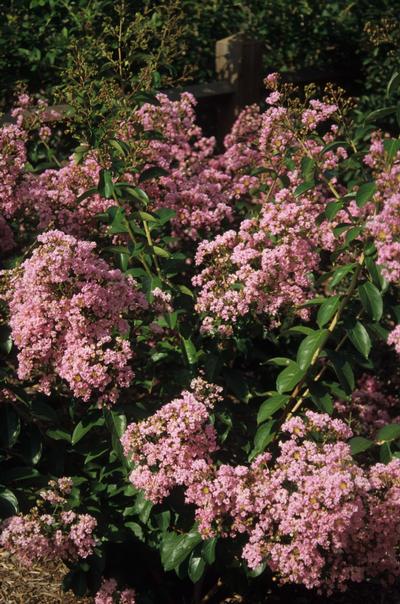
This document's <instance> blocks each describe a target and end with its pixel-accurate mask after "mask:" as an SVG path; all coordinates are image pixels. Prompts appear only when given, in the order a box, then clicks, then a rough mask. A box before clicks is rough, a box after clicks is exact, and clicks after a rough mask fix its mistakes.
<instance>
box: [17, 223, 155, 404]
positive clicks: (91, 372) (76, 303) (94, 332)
mask: <svg viewBox="0 0 400 604" xmlns="http://www.w3.org/2000/svg"><path fill="white" fill-rule="evenodd" d="M38 242H39V246H38V247H37V248H36V249H35V250H34V252H33V254H32V256H31V257H30V258H29V259H28V260H25V262H23V264H22V265H21V267H19V268H17V269H15V270H14V271H11V272H10V273H6V274H7V275H8V277H9V289H8V291H7V292H6V294H5V298H6V300H7V302H8V304H9V309H10V326H11V331H12V338H13V340H14V342H15V344H16V345H17V347H18V348H19V353H18V362H19V365H18V377H19V378H20V379H34V380H37V381H38V385H39V387H40V389H41V390H42V391H44V392H46V393H49V392H50V388H51V385H52V383H53V382H54V380H55V379H56V378H57V377H59V378H62V379H64V380H65V381H66V382H67V383H68V385H69V387H70V389H71V391H72V393H73V394H74V396H76V397H79V398H82V399H83V400H84V401H88V400H89V399H90V398H92V397H96V398H97V401H98V403H99V404H102V403H106V404H109V403H113V402H115V401H116V399H117V397H118V394H119V391H120V389H121V388H125V387H127V386H129V384H130V383H131V381H132V378H133V376H134V374H133V371H132V369H131V367H130V366H129V361H130V359H131V358H132V349H131V345H130V343H129V340H127V339H124V336H125V335H126V334H128V331H129V326H128V322H127V320H126V316H127V313H128V312H129V311H133V312H138V311H140V310H142V309H144V308H146V306H147V302H146V300H145V298H144V296H143V294H141V293H140V292H139V291H138V290H137V286H136V282H135V281H134V280H133V279H132V278H131V277H127V276H125V275H123V274H122V273H121V272H120V271H119V270H117V269H111V268H110V267H109V266H108V264H107V263H106V262H105V261H104V260H102V259H101V258H99V257H98V256H97V255H96V254H95V253H94V249H95V248H96V244H95V243H91V242H87V241H79V240H77V239H75V238H74V237H72V236H71V235H65V234H64V233H62V232H61V231H49V232H47V233H45V234H43V235H41V236H39V237H38Z"/></svg>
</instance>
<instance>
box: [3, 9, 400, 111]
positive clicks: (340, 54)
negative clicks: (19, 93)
mask: <svg viewBox="0 0 400 604" xmlns="http://www.w3.org/2000/svg"><path fill="white" fill-rule="evenodd" d="M121 4H123V6H124V11H125V14H126V19H127V22H129V21H130V20H133V19H134V15H135V13H138V12H143V11H144V10H149V11H154V10H156V12H157V14H158V18H159V19H160V20H161V21H162V20H163V19H165V18H166V16H165V9H166V7H168V5H170V6H171V5H172V4H174V5H175V11H176V13H177V14H179V17H180V18H181V22H182V27H181V29H180V33H179V36H178V37H179V45H180V49H181V52H180V54H179V55H178V56H176V57H175V58H174V61H173V62H172V64H170V65H169V66H166V68H167V69H168V71H169V74H170V75H172V77H173V78H174V79H177V80H179V78H181V77H182V76H185V77H186V78H188V77H189V79H190V80H191V81H195V82H204V81H208V80H212V79H213V78H214V76H215V74H214V45H215V42H216V40H218V39H220V38H223V37H225V36H229V35H231V34H234V33H237V32H238V31H243V32H245V33H247V34H248V35H249V36H252V37H254V38H256V39H260V40H262V42H263V44H264V48H265V52H264V64H265V68H266V70H267V69H269V70H271V69H277V70H279V71H283V72H285V71H293V70H303V69H309V68H313V69H317V70H320V71H325V72H327V73H328V74H332V78H330V79H335V77H343V76H344V77H345V78H347V80H348V81H349V82H352V83H353V85H354V84H356V86H355V90H356V92H357V93H358V95H360V96H361V97H363V101H364V103H365V104H368V105H369V107H370V108H371V107H374V106H378V105H379V103H380V101H381V95H380V93H378V90H382V89H383V86H382V84H383V83H384V82H387V80H388V78H389V77H390V75H391V73H392V72H393V68H394V66H395V64H396V63H397V61H398V52H396V51H398V49H399V44H400V25H399V16H398V14H399V10H398V9H399V4H398V2H393V1H391V0H358V1H356V2H350V1H349V0H336V1H327V2H321V1H320V0H301V1H299V2H291V1H290V0H268V1H266V0H247V1H246V2H244V1H243V0H229V1H224V0H205V1H202V2H200V1H199V0H181V1H180V2H178V3H176V2H175V3H173V2H171V1H170V0H167V1H166V2H165V3H163V2H158V1H155V0H126V2H122V3H121ZM115 6H116V3H115V2H113V1H111V0H10V1H9V2H6V1H3V2H2V3H1V5H0V11H1V12H0V78H1V82H2V92H1V99H0V102H1V104H2V105H3V107H4V106H5V105H7V104H8V103H9V101H10V99H11V97H12V95H13V92H14V90H15V86H16V84H17V82H20V81H22V82H24V83H26V84H27V86H28V88H29V90H30V91H41V92H42V93H44V94H45V95H46V96H48V97H50V98H51V97H52V96H53V93H54V88H55V87H57V86H59V85H60V83H61V82H62V77H63V72H64V70H65V69H66V68H68V65H70V63H71V49H72V48H73V47H74V45H75V44H76V43H79V45H80V46H81V47H82V46H83V47H85V46H87V48H89V47H90V48H91V52H92V53H96V49H94V48H93V44H92V43H91V42H93V40H96V39H97V40H98V39H99V34H100V33H101V32H102V31H103V27H104V21H105V19H109V20H110V22H111V23H115V19H116V18H117V13H116V10H115ZM163 11H164V12H163ZM156 43H157V40H156V39H155V44H156ZM188 68H190V69H189V71H188ZM188 74H189V75H188Z"/></svg>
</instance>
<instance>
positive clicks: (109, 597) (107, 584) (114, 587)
mask: <svg viewBox="0 0 400 604" xmlns="http://www.w3.org/2000/svg"><path fill="white" fill-rule="evenodd" d="M135 603H136V594H135V591H134V590H133V589H123V590H119V589H118V583H117V582H116V580H115V579H103V582H102V584H101V587H100V589H99V591H98V592H97V593H96V595H95V597H94V604H135Z"/></svg>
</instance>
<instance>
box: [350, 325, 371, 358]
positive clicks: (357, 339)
mask: <svg viewBox="0 0 400 604" xmlns="http://www.w3.org/2000/svg"><path fill="white" fill-rule="evenodd" d="M346 332H347V336H348V338H349V340H350V342H351V343H352V344H353V346H354V347H355V348H356V349H357V350H358V352H361V354H362V355H363V356H364V357H365V358H366V359H367V358H368V357H369V353H370V351H371V346H372V344H371V338H370V337H369V335H368V332H367V330H366V329H365V327H364V325H363V324H362V323H360V321H357V322H356V323H355V325H354V327H352V328H351V329H347V330H346Z"/></svg>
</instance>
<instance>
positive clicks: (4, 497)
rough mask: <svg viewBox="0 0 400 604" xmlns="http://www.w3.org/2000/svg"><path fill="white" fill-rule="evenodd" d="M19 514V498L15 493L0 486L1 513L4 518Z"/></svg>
mask: <svg viewBox="0 0 400 604" xmlns="http://www.w3.org/2000/svg"><path fill="white" fill-rule="evenodd" d="M15 514H18V500H17V498H16V497H15V495H14V493H13V492H12V491H10V490H9V489H6V488H5V487H3V486H0V515H1V516H2V517H3V518H8V517H9V516H14V515H15Z"/></svg>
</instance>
